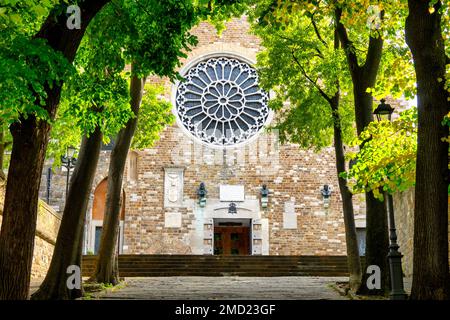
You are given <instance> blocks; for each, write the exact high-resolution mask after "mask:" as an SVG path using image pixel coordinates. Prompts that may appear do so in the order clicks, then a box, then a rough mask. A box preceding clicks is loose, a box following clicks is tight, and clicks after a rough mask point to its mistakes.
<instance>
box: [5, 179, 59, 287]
mask: <svg viewBox="0 0 450 320" xmlns="http://www.w3.org/2000/svg"><path fill="white" fill-rule="evenodd" d="M0 183H2V184H3V182H0ZM3 197H4V189H3V185H0V226H1V222H2V213H3V212H2V208H3ZM60 223H61V216H60V214H58V213H57V212H55V211H54V210H53V209H52V208H51V207H49V206H48V205H47V204H46V203H44V202H43V201H39V209H38V216H37V225H36V237H35V238H34V252H33V265H32V268H31V278H32V279H39V278H43V277H45V275H46V274H47V270H48V268H49V266H50V262H51V259H52V255H53V249H54V246H55V242H56V238H57V235H58V230H59V226H60Z"/></svg>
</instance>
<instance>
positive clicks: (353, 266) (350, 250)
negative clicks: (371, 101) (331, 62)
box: [331, 94, 362, 291]
mask: <svg viewBox="0 0 450 320" xmlns="http://www.w3.org/2000/svg"><path fill="white" fill-rule="evenodd" d="M332 102H333V103H332V104H331V108H332V112H333V123H334V151H335V155H336V169H337V174H338V182H339V190H340V192H341V197H342V210H343V213H344V226H345V243H346V248H347V265H348V271H349V285H350V289H351V290H353V291H357V290H358V288H359V287H360V285H361V277H362V275H361V260H360V257H359V250H358V239H357V236H356V227H355V215H354V212H353V201H352V198H353V195H352V193H351V192H350V190H349V188H348V186H347V180H346V179H345V178H342V177H340V176H339V174H340V173H341V172H345V155H344V146H343V142H342V130H341V119H340V116H339V110H338V109H339V94H336V96H335V97H334V98H333V99H332Z"/></svg>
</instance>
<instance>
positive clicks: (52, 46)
mask: <svg viewBox="0 0 450 320" xmlns="http://www.w3.org/2000/svg"><path fill="white" fill-rule="evenodd" d="M107 2H108V1H107V0H99V1H84V2H80V4H79V5H80V9H81V13H82V15H83V19H82V23H81V28H80V29H68V28H67V26H66V20H67V17H66V12H65V9H66V8H67V5H56V6H55V7H54V8H53V5H54V3H53V2H52V1H50V2H46V3H49V4H50V6H49V8H53V9H52V12H51V13H50V14H49V15H48V17H47V19H46V20H45V22H43V24H42V26H41V27H40V29H39V31H38V32H37V33H35V34H34V36H30V35H22V34H20V35H17V36H14V37H10V39H8V41H2V42H3V43H2V45H3V44H9V45H10V46H7V47H3V46H2V49H3V50H2V51H3V52H2V59H0V60H1V63H2V72H1V74H2V90H1V91H2V93H3V92H4V89H6V87H7V85H9V86H10V87H13V88H14V89H16V90H15V91H12V92H9V93H8V94H11V93H13V96H12V97H10V99H6V100H4V104H5V109H8V110H10V111H11V113H13V114H16V115H17V117H16V119H17V121H15V122H14V123H13V124H11V126H10V132H11V135H12V138H13V147H12V153H11V162H10V167H9V170H8V179H7V186H6V194H5V203H4V211H3V220H2V228H1V231H0V299H26V298H27V297H28V288H29V283H30V273H31V263H32V257H33V248H34V236H35V231H36V218H37V205H38V194H39V186H40V181H41V179H40V178H41V173H42V168H43V163H44V158H45V153H46V149H47V144H48V137H49V132H50V121H49V120H52V119H53V118H54V117H55V114H56V111H57V106H58V104H59V99H60V93H61V87H62V84H63V80H64V78H65V75H66V73H67V70H69V69H70V68H69V66H70V63H71V62H72V61H73V59H74V57H75V54H76V51H77V49H78V46H79V44H80V42H81V39H82V37H83V35H84V32H85V30H86V28H87V26H88V24H89V23H90V21H91V19H92V18H93V17H94V16H95V15H96V14H97V12H98V11H100V10H101V8H102V7H103V6H104V5H105V4H106V3H107ZM33 4H36V2H34V1H33ZM33 8H36V7H35V6H34V7H33ZM26 9H28V7H26ZM45 12H47V11H45ZM4 15H5V13H4V10H3V8H2V17H3V16H4ZM7 15H8V17H9V20H10V21H13V22H15V21H16V19H17V16H18V15H20V14H18V13H17V12H12V13H8V14H7ZM42 16H43V15H42V13H40V19H36V20H37V21H39V22H41V21H42ZM32 21H33V20H32ZM24 25H25V24H22V25H19V26H15V27H16V29H20V27H23V26H24ZM5 51H6V52H5ZM16 67H18V69H17V70H15V71H14V69H15V68H16ZM3 71H5V72H3ZM9 71H12V72H11V74H10V73H9ZM5 77H6V79H4V78H5ZM19 79H20V81H18V80H19ZM22 79H23V80H22ZM24 80H25V81H24ZM16 93H19V94H18V95H16ZM11 100H13V101H11ZM14 100H16V102H17V101H18V102H21V103H19V104H15V103H11V102H15V101H14ZM17 109H19V110H17Z"/></svg>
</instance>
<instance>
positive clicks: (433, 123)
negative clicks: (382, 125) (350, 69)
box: [406, 0, 450, 300]
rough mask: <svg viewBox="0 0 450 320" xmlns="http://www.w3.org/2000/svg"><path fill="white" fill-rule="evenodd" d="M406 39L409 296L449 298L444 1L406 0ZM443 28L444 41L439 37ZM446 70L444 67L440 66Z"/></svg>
mask: <svg viewBox="0 0 450 320" xmlns="http://www.w3.org/2000/svg"><path fill="white" fill-rule="evenodd" d="M408 8H409V16H408V18H407V21H406V41H407V43H408V46H409V48H410V49H411V52H412V54H413V58H414V67H415V71H416V77H417V97H418V99H417V101H418V106H417V109H418V133H417V135H418V143H417V162H416V189H415V210H414V257H413V283H412V289H411V298H412V299H439V300H443V299H449V298H450V277H449V265H448V202H447V199H448V183H449V180H448V176H449V174H448V148H449V144H448V141H446V140H445V138H446V137H448V127H446V126H443V125H442V121H443V119H444V117H445V116H446V115H447V114H448V112H449V100H450V94H449V91H448V90H449V86H448V84H446V82H445V81H444V79H446V76H447V81H448V80H449V78H450V77H448V73H447V72H448V64H449V63H450V58H449V57H450V55H449V50H450V49H449V46H448V39H449V37H448V35H449V33H448V28H449V24H448V13H449V12H448V10H449V8H448V4H445V5H444V2H442V1H431V2H430V1H424V0H421V1H412V0H409V1H408ZM443 30H445V31H446V32H447V33H446V39H445V40H447V43H446V42H445V41H444V37H443ZM446 68H447V70H446Z"/></svg>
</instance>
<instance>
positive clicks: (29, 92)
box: [0, 35, 74, 123]
mask: <svg viewBox="0 0 450 320" xmlns="http://www.w3.org/2000/svg"><path fill="white" fill-rule="evenodd" d="M73 71H74V70H73V68H72V66H71V65H70V64H69V63H68V61H67V60H66V59H65V58H64V57H63V56H62V54H61V53H59V52H56V51H54V50H53V49H51V48H50V47H49V46H48V45H47V44H46V43H45V41H44V40H42V39H31V40H30V39H27V38H26V37H24V36H20V35H17V36H16V37H15V39H14V41H13V42H11V43H10V45H9V46H6V47H5V46H2V47H0V101H2V109H1V110H0V117H1V118H2V119H3V121H4V122H8V123H11V122H13V121H15V120H16V119H18V117H19V116H20V115H22V116H24V117H27V116H28V115H29V114H33V115H35V116H36V117H37V118H38V119H44V120H50V119H51V118H52V117H53V116H54V115H49V114H48V113H47V110H45V109H44V107H43V106H44V105H45V99H46V98H47V94H46V91H45V88H46V87H48V88H52V87H53V86H54V85H55V84H60V83H61V82H62V81H63V80H64V79H67V78H68V76H70V75H71V74H72V72H73Z"/></svg>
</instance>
